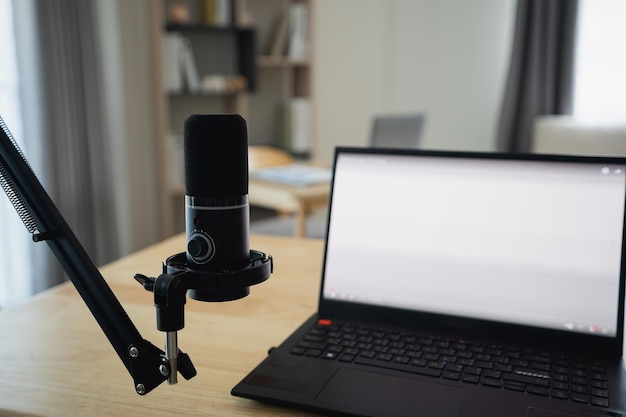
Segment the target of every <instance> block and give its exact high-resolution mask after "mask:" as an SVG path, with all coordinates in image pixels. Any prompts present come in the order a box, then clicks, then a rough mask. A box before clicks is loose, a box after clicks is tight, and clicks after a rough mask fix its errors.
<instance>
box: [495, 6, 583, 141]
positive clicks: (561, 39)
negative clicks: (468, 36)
mask: <svg viewBox="0 0 626 417" xmlns="http://www.w3.org/2000/svg"><path fill="white" fill-rule="evenodd" d="M516 13H517V14H516V21H515V33H514V38H513V47H512V53H511V61H510V65H509V72H508V78H507V83H506V86H505V94H504V99H503V103H502V108H501V113H500V121H499V125H498V131H497V144H496V146H497V149H498V151H501V152H530V151H531V150H532V134H533V124H534V121H535V119H536V117H537V116H539V115H547V114H571V113H572V110H573V72H574V68H573V67H574V49H575V37H576V36H575V35H576V20H577V15H578V0H518V4H517V12H516Z"/></svg>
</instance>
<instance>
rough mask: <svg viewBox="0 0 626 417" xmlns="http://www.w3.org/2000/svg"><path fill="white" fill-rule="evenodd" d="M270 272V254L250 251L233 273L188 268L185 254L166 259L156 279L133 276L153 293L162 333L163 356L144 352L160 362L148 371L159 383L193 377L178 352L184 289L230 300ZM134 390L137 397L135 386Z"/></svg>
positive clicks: (187, 362)
mask: <svg viewBox="0 0 626 417" xmlns="http://www.w3.org/2000/svg"><path fill="white" fill-rule="evenodd" d="M272 272H273V260H272V257H271V255H270V256H268V255H266V254H264V253H262V252H258V251H254V250H252V251H250V258H249V261H248V265H246V266H245V267H244V268H242V269H239V270H235V271H231V270H224V271H219V272H213V271H199V270H194V269H191V268H189V266H188V264H187V260H186V253H185V252H181V253H178V254H176V255H172V256H170V257H169V258H167V259H166V261H165V262H164V263H163V273H162V274H161V275H159V276H158V277H157V278H150V277H146V276H145V275H142V274H136V275H135V277H134V278H135V280H136V281H137V282H139V283H140V284H141V285H142V286H143V287H144V288H145V289H146V290H148V291H151V292H153V293H154V305H155V307H156V321H157V328H158V329H159V330H160V331H162V332H165V355H164V356H163V355H161V351H160V350H159V349H156V351H155V352H150V351H146V353H147V354H148V355H152V356H154V358H153V359H154V360H156V359H157V358H158V360H160V361H161V362H162V363H161V364H160V365H159V366H157V367H154V366H153V365H148V366H151V367H152V368H151V369H159V370H160V372H161V377H160V378H161V381H162V380H163V377H167V381H168V383H170V384H175V383H177V382H178V380H177V374H178V372H180V373H181V375H182V376H183V377H184V378H185V379H190V378H192V377H193V376H195V375H196V370H195V368H194V366H193V364H192V362H191V359H189V356H188V355H186V354H185V353H183V352H181V351H180V350H179V349H178V336H177V332H178V330H181V329H183V328H184V327H185V303H186V295H187V291H188V290H191V291H194V292H197V293H199V294H202V298H201V300H202V301H231V300H235V299H239V298H242V297H245V296H246V295H248V294H249V293H250V288H249V287H250V286H251V285H256V284H260V283H261V282H264V281H266V280H267V279H268V278H269V277H270V275H271V274H272ZM151 346H152V345H151ZM131 349H132V347H131ZM137 349H138V350H139V349H140V347H137ZM133 352H134V351H133ZM133 352H131V357H132V353H133ZM131 362H132V361H131ZM141 366H143V364H142V365H141ZM139 385H141V384H139ZM157 385H158V384H157ZM135 388H136V390H137V392H138V393H139V394H141V392H140V387H138V385H137V384H136V386H135Z"/></svg>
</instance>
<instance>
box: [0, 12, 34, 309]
mask: <svg viewBox="0 0 626 417" xmlns="http://www.w3.org/2000/svg"><path fill="white" fill-rule="evenodd" d="M0 47H1V48H2V65H0V116H2V118H3V119H4V121H5V123H6V124H7V125H8V127H9V128H10V130H11V133H12V134H13V136H14V137H15V139H16V140H17V141H18V142H19V141H20V139H21V138H22V120H21V114H20V100H19V84H18V71H17V60H16V53H15V38H14V31H13V10H12V6H11V0H0ZM0 193H1V194H2V195H3V196H2V197H0V265H1V266H2V267H1V268H0V306H7V305H9V304H12V303H13V302H16V301H19V300H21V299H23V298H25V297H27V296H29V295H31V293H32V289H33V288H32V279H31V276H32V268H31V264H32V262H31V261H30V260H29V258H30V254H31V246H32V242H31V241H30V236H29V234H28V233H27V232H26V229H25V228H24V225H23V224H22V222H21V220H20V218H19V216H18V215H17V213H16V212H15V210H14V208H13V206H12V205H11V203H10V202H9V199H8V198H6V196H5V195H4V192H3V191H0Z"/></svg>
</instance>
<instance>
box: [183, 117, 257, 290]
mask: <svg viewBox="0 0 626 417" xmlns="http://www.w3.org/2000/svg"><path fill="white" fill-rule="evenodd" d="M184 130H185V133H184V155H185V189H186V191H185V194H186V195H185V231H186V238H187V239H186V240H187V250H186V261H187V267H188V268H189V269H191V270H194V271H207V272H223V271H237V270H240V269H242V268H245V267H246V266H247V265H248V264H249V260H250V243H249V228H250V207H249V204H248V135H247V127H246V122H245V120H244V119H243V118H242V117H241V116H239V115H192V116H189V117H188V118H187V120H186V121H185V127H184ZM249 291H250V290H249V288H248V287H243V288H237V289H230V290H220V291H206V290H194V289H191V290H189V296H190V297H191V298H193V299H196V300H200V301H228V300H235V299H238V298H242V297H245V296H246V295H248V293H249Z"/></svg>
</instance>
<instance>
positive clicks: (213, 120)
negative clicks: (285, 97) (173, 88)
mask: <svg viewBox="0 0 626 417" xmlns="http://www.w3.org/2000/svg"><path fill="white" fill-rule="evenodd" d="M184 154H185V187H186V193H187V195H190V196H194V197H228V196H237V195H244V194H248V130H247V126H246V121H245V120H244V119H243V117H241V116H240V115H237V114H215V115H213V114H211V115H208V114H202V115H199V114H198V115H191V116H189V117H188V118H187V120H185V128H184Z"/></svg>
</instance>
